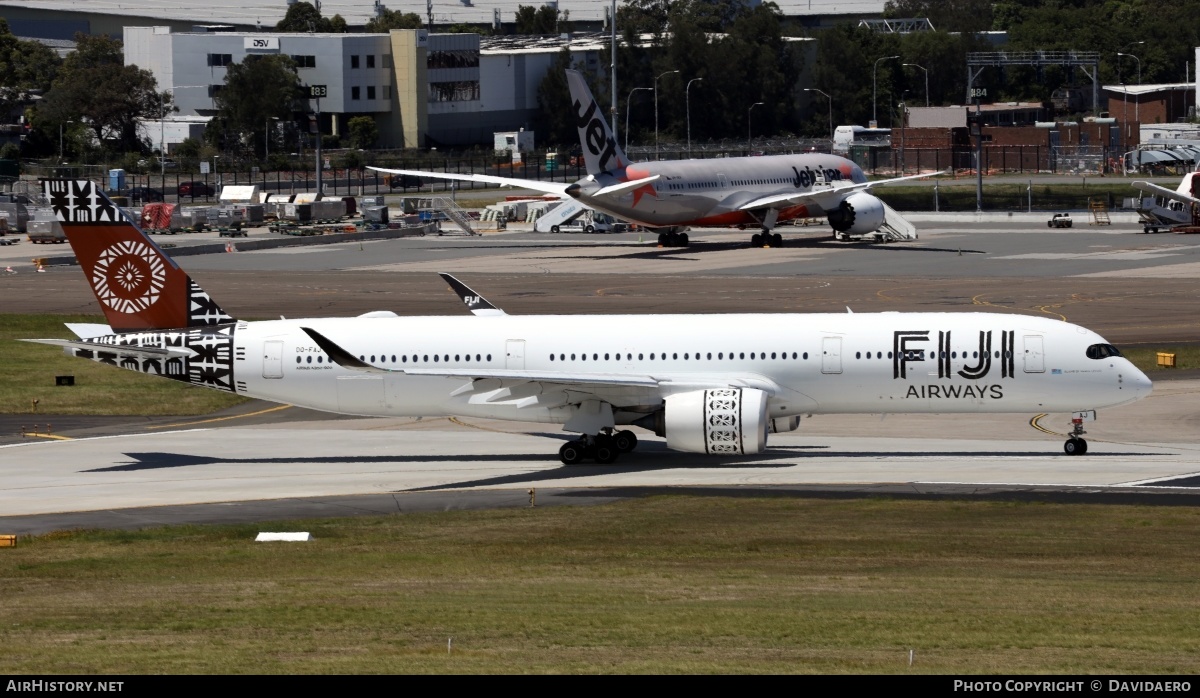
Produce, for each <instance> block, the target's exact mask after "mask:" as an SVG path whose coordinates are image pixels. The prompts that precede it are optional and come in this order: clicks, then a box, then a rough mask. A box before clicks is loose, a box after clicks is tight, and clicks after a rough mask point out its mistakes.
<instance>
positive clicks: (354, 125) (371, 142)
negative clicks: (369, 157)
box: [348, 116, 379, 148]
mask: <svg viewBox="0 0 1200 698" xmlns="http://www.w3.org/2000/svg"><path fill="white" fill-rule="evenodd" d="M348 130H349V131H350V147H351V148H374V147H375V143H376V142H377V141H378V140H379V126H378V125H376V123H375V119H373V118H372V117H369V116H356V117H354V118H353V119H350V123H349V128H348Z"/></svg>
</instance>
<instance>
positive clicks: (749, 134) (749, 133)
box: [746, 102, 762, 155]
mask: <svg viewBox="0 0 1200 698" xmlns="http://www.w3.org/2000/svg"><path fill="white" fill-rule="evenodd" d="M761 106H762V102H755V103H754V104H751V105H750V108H749V109H747V110H746V154H747V155H749V154H750V148H751V144H752V143H753V142H754V136H753V132H752V131H751V130H750V116H751V115H752V114H753V113H754V108H755V107H761Z"/></svg>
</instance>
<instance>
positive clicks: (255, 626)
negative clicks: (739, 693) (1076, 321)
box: [0, 495, 1200, 674]
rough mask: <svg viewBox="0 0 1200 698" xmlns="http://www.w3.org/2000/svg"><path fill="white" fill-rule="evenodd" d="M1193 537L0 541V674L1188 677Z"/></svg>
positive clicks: (706, 524) (982, 505) (479, 534)
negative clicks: (0, 545) (0, 607)
mask: <svg viewBox="0 0 1200 698" xmlns="http://www.w3.org/2000/svg"><path fill="white" fill-rule="evenodd" d="M403 497H404V495H399V497H398V498H399V502H400V504H401V506H403ZM260 530H268V531H269V530H308V531H311V532H312V533H313V535H314V536H315V540H314V541H312V542H309V543H255V542H253V539H254V536H255V534H256V532H257V531H260ZM1198 538H1200V509H1197V508H1192V507H1135V506H1115V505H1114V506H1103V505H1085V504H1074V505H1066V504H1041V503H1039V504H1021V503H989V502H979V501H906V500H893V499H857V500H846V501H839V500H825V499H790V498H763V499H755V498H736V499H729V498H720V497H713V498H704V497H682V496H680V497H656V498H650V499H644V500H636V501H627V502H622V503H617V504H612V505H604V506H596V507H561V508H537V509H527V508H525V509H512V510H492V511H476V512H445V513H437V514H409V515H396V516H390V517H373V518H366V517H364V518H353V519H345V520H321V521H300V522H289V523H285V524H264V525H261V526H252V525H247V526H215V527H180V528H165V529H157V530H148V531H142V532H74V533H61V534H54V535H48V536H43V537H38V538H34V539H32V540H29V539H25V540H22V541H21V543H20V545H19V546H18V547H16V548H13V549H0V585H2V587H3V589H4V613H3V616H2V622H0V647H3V648H4V651H3V652H0V672H4V673H37V674H61V673H71V674H99V673H135V674H136V673H148V672H162V673H190V672H196V673H221V674H224V673H260V672H261V673H308V672H314V673H340V672H346V673H366V672H384V673H411V672H439V673H447V672H454V673H459V672H463V673H494V672H502V673H541V672H584V673H609V672H611V673H628V672H635V673H642V672H648V673H659V672H668V673H669V672H722V673H724V672H796V673H908V672H913V673H1015V674H1036V673H1062V674H1075V673H1089V672H1095V673H1110V674H1124V673H1164V674H1193V673H1196V672H1197V671H1200V635H1198V634H1197V633H1196V628H1197V627H1200V598H1198V597H1197V595H1196V593H1195V590H1196V579H1197V577H1198V576H1200V556H1198V555H1197V553H1196V546H1195V541H1196V540H1197V539H1198ZM450 638H453V640H452V643H453V646H452V649H451V651H450V652H447V641H448V639H450ZM910 649H911V650H914V659H915V661H914V663H913V665H912V666H911V667H910V666H909V665H908V653H909V650H910Z"/></svg>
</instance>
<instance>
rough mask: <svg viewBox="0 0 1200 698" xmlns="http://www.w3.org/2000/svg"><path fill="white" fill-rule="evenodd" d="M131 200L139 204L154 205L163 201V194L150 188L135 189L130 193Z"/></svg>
mask: <svg viewBox="0 0 1200 698" xmlns="http://www.w3.org/2000/svg"><path fill="white" fill-rule="evenodd" d="M128 196H129V200H130V201H133V202H138V203H147V204H149V203H154V202H156V201H162V200H163V193H162V192H161V191H159V190H157V189H151V188H150V187H133V188H132V189H130V190H129V193H128Z"/></svg>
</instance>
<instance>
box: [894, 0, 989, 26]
mask: <svg viewBox="0 0 1200 698" xmlns="http://www.w3.org/2000/svg"><path fill="white" fill-rule="evenodd" d="M883 9H884V16H885V17H895V18H906V19H907V18H914V17H915V18H921V17H924V18H926V19H928V20H929V22H930V23H931V24H932V25H933V27H934V29H939V30H941V31H946V32H981V31H987V30H988V29H991V28H992V2H991V0H955V1H954V2H947V0H888V2H887V3H885V4H884V6H883Z"/></svg>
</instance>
